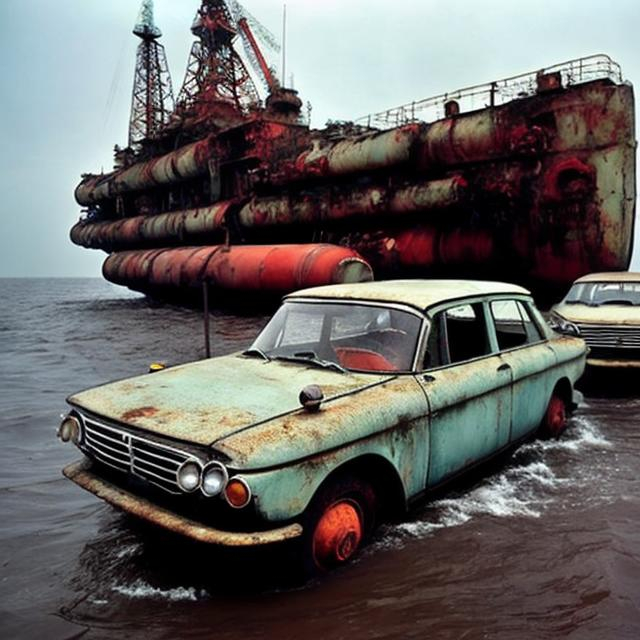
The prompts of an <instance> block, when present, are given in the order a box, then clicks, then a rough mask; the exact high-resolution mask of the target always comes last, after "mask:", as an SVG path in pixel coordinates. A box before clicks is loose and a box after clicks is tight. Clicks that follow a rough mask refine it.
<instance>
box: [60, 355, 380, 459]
mask: <svg viewBox="0 0 640 640" xmlns="http://www.w3.org/2000/svg"><path fill="white" fill-rule="evenodd" d="M389 377H390V376H388V375H386V376H385V375H371V374H357V373H349V374H342V373H339V372H337V371H331V370H323V369H318V368H317V367H307V366H301V365H300V364H289V363H283V362H278V363H268V362H264V361H262V360H260V359H255V358H248V357H244V356H241V355H231V356H225V357H224V358H216V359H214V360H211V359H209V360H202V361H200V362H196V363H191V364H188V365H182V366H178V367H170V368H168V369H165V370H163V371H159V372H157V373H154V374H151V375H150V374H145V375H142V376H139V377H136V378H130V379H128V380H123V381H120V382H112V383H110V384H108V385H104V386H101V387H97V388H95V389H90V390H87V391H83V392H80V393H77V394H74V395H73V396H71V397H70V398H69V402H70V403H71V404H72V405H74V406H78V407H81V408H86V409H89V410H91V411H93V412H95V413H97V414H98V415H102V416H110V418H111V419H112V420H115V421H117V422H119V423H126V424H130V425H133V426H135V427H139V428H141V429H146V430H148V431H151V432H153V433H159V434H163V435H166V436H170V437H171V438H175V439H177V440H182V441H191V442H195V443H198V444H200V445H210V444H211V443H213V442H215V441H218V440H220V439H222V438H225V437H227V436H229V435H231V434H233V433H234V432H236V431H238V430H242V429H245V428H246V427H250V426H252V425H255V424H258V423H261V422H263V421H265V420H267V419H270V418H272V417H274V416H276V415H281V414H282V415H287V414H289V413H296V412H302V411H303V410H302V407H301V406H300V402H299V399H298V395H299V393H300V391H301V389H303V388H304V387H305V386H307V385H309V384H319V385H321V386H322V389H323V392H324V394H325V397H326V399H327V401H329V400H331V399H332V398H333V397H334V396H338V395H341V394H345V393H353V392H356V391H358V390H360V389H363V388H367V387H368V386H370V385H375V384H378V383H380V382H382V381H384V380H386V379H388V378H389ZM249 387H250V389H249ZM300 447H302V445H299V448H300ZM272 454H273V455H284V456H289V455H290V453H288V452H286V451H284V450H282V451H272ZM265 455H267V453H266V452H265Z"/></svg>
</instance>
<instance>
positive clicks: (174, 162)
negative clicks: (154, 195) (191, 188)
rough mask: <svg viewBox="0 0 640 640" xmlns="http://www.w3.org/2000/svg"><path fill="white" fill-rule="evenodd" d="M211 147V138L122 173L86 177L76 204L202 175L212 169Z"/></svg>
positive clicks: (77, 195)
mask: <svg viewBox="0 0 640 640" xmlns="http://www.w3.org/2000/svg"><path fill="white" fill-rule="evenodd" d="M211 146H212V138H211V137H206V138H204V139H202V140H198V141H197V142H193V143H191V144H189V145H186V146H185V147H182V148H181V149H178V150H177V151H173V152H171V153H168V154H165V155H163V156H161V157H159V158H155V159H153V160H150V161H148V162H143V163H138V164H134V165H133V166H131V167H128V168H127V169H123V170H122V171H116V172H114V173H111V174H107V175H101V176H94V175H90V176H87V177H86V178H84V179H83V181H82V182H81V183H80V184H79V185H78V187H77V188H76V192H75V196H76V201H77V202H78V204H81V205H85V206H86V205H92V204H95V203H98V202H100V201H102V200H107V199H109V198H112V197H115V196H117V195H120V194H123V193H128V192H131V191H141V190H143V189H150V188H152V187H157V186H160V185H167V184H173V183H177V182H182V181H184V180H188V179H189V178H195V177H197V176H200V175H203V174H205V173H206V172H207V169H208V166H209V160H210V157H211Z"/></svg>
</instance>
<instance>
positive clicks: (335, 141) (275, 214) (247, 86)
mask: <svg viewBox="0 0 640 640" xmlns="http://www.w3.org/2000/svg"><path fill="white" fill-rule="evenodd" d="M191 30H192V32H193V34H194V35H195V37H196V41H195V42H194V44H193V47H192V50H191V55H190V59H189V63H188V66H187V72H186V77H185V79H184V82H183V85H182V88H181V90H180V92H179V94H178V96H177V99H176V100H175V102H174V98H173V91H172V85H171V79H170V75H169V69H168V65H167V62H166V57H165V53H164V49H163V47H162V45H161V44H160V43H159V39H160V37H161V32H160V30H159V29H158V28H157V26H156V25H155V23H154V19H153V3H152V0H144V2H143V3H142V9H141V13H140V17H139V19H138V22H137V23H136V25H135V28H134V30H133V33H134V34H135V35H136V36H137V37H138V38H139V39H140V43H139V47H138V52H137V63H136V70H135V81H134V88H133V98H132V109H131V119H130V127H129V140H128V146H127V147H126V148H118V147H116V151H115V167H114V170H113V171H112V172H110V173H106V174H105V173H101V174H84V175H83V176H82V181H81V182H80V184H79V185H78V187H77V188H76V191H75V197H76V200H77V202H78V203H79V204H80V205H81V206H82V207H83V213H82V216H81V218H80V221H79V222H78V223H77V224H76V225H75V226H74V227H73V228H72V229H71V239H72V241H73V242H74V243H76V244H78V245H81V246H84V247H88V248H93V249H102V250H104V251H106V252H107V253H108V254H109V255H108V257H107V259H106V260H105V262H104V265H103V275H104V277H105V278H106V279H107V280H109V281H111V282H114V283H117V284H121V285H125V286H127V287H130V288H131V289H134V290H138V291H141V292H144V293H147V294H149V295H152V296H154V297H162V298H172V297H174V298H175V297H177V298H188V297H192V296H197V295H199V293H200V291H201V288H202V284H203V283H204V282H206V283H208V285H209V286H210V287H212V288H213V289H215V290H216V292H217V293H218V294H219V298H220V299H222V298H224V297H225V294H226V297H227V298H228V297H229V296H232V297H233V296H235V295H236V294H238V293H240V294H247V293H250V294H251V295H250V296H246V295H245V297H250V298H251V299H252V300H254V299H255V298H256V297H257V296H267V297H269V296H271V297H274V296H278V295H281V294H283V293H286V292H289V291H292V290H295V289H298V288H301V287H306V286H313V285H318V284H329V283H337V282H355V281H362V280H369V279H372V278H373V277H375V278H377V279H380V278H386V277H399V276H400V277H432V276H433V277H436V276H437V277H484V278H497V279H503V280H504V279H508V280H510V281H514V282H518V283H520V284H523V285H525V286H528V287H529V288H530V289H531V290H532V291H533V292H534V294H535V295H536V296H537V297H538V299H539V300H542V301H550V300H553V299H554V298H557V297H559V296H560V295H562V294H563V293H564V291H565V290H566V288H567V287H568V285H569V284H570V283H571V282H572V281H573V280H574V279H575V278H577V277H578V276H581V275H583V274H585V273H588V272H591V271H607V270H620V269H626V268H628V264H629V261H630V257H631V249H632V238H633V226H634V218H635V200H636V195H635V146H636V143H635V122H634V98H633V89H632V87H631V85H630V84H628V83H626V82H623V79H622V74H621V70H620V67H619V66H618V64H616V63H615V62H613V61H612V60H611V59H610V58H609V57H608V56H606V55H595V56H591V57H588V58H582V59H578V60H573V61H571V62H567V63H563V64H559V65H555V66H553V67H550V68H546V69H542V70H539V71H536V72H533V73H528V74H523V75H521V76H517V77H512V78H508V79H505V80H501V81H496V82H490V83H488V84H485V85H478V86H475V87H470V88H466V89H462V90H458V91H453V92H449V93H446V94H443V95H440V96H436V97H435V98H429V99H426V100H420V101H416V102H413V103H411V104H409V105H404V106H401V107H397V108H395V109H390V110H388V111H384V112H381V113H377V114H374V115H371V116H367V117H366V118H362V119H360V120H357V121H355V122H343V123H335V124H330V125H328V126H327V127H326V128H324V129H321V130H312V129H311V128H310V127H309V125H308V123H307V122H306V121H305V118H304V117H303V115H302V101H301V100H300V98H299V96H298V93H297V92H296V91H294V90H293V89H290V88H286V87H284V86H283V84H282V83H281V82H280V81H279V80H278V79H277V77H276V74H275V73H274V71H273V70H272V68H270V67H269V65H268V63H267V61H266V58H265V55H264V54H263V49H261V45H262V46H263V47H264V46H266V47H274V46H275V44H276V43H275V42H274V38H273V37H272V36H271V34H270V33H269V32H268V31H266V30H265V29H264V28H263V27H262V26H261V25H260V24H259V23H258V22H257V21H256V20H255V19H254V18H253V17H252V16H251V15H250V14H248V13H247V12H246V11H245V10H244V9H243V7H241V6H240V5H239V4H238V2H236V0H202V2H201V6H200V7H199V9H198V11H197V14H196V18H195V21H194V23H193V26H192V29H191ZM240 44H242V45H243V46H244V60H246V61H247V62H246V63H245V61H244V60H243V57H242V56H241V55H240V54H239V50H238V49H237V48H236V47H237V46H238V45H240ZM249 67H252V69H253V72H254V74H257V76H258V77H259V78H260V79H261V80H262V83H263V84H264V90H265V91H266V98H265V99H264V101H263V100H261V97H260V92H259V91H258V88H257V86H256V83H255V82H254V81H253V79H252V75H251V73H250V72H249Z"/></svg>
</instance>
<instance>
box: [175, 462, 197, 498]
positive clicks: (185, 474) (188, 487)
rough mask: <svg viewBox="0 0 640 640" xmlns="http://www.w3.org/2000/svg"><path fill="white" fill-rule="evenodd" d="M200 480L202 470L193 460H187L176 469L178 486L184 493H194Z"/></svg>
mask: <svg viewBox="0 0 640 640" xmlns="http://www.w3.org/2000/svg"><path fill="white" fill-rule="evenodd" d="M201 480H202V468H201V467H200V465H199V464H198V463H197V462H195V461H194V460H187V461H186V462H183V463H182V466H181V467H180V468H179V469H178V486H179V487H180V488H181V489H182V490H183V491H185V492H186V493H192V492H194V491H195V490H196V489H197V488H198V487H199V486H200V482H201Z"/></svg>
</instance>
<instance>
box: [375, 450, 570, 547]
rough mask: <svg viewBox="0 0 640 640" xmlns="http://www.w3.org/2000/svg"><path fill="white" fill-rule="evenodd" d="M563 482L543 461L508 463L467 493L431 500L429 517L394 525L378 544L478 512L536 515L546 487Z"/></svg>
mask: <svg viewBox="0 0 640 640" xmlns="http://www.w3.org/2000/svg"><path fill="white" fill-rule="evenodd" d="M565 482H567V480H564V479H562V478H558V477H557V476H556V475H555V474H554V472H553V470H552V469H551V467H549V466H548V465H547V464H546V462H544V461H535V462H531V463H529V464H525V465H519V466H514V467H510V468H508V469H506V470H504V471H503V472H502V473H500V474H498V475H497V476H495V477H492V478H489V479H488V480H486V481H484V482H483V483H482V484H480V485H479V486H478V487H476V488H474V489H472V490H471V491H469V492H468V493H465V494H463V495H459V496H456V497H453V498H443V499H441V500H437V501H435V502H432V503H431V504H430V505H429V512H428V514H427V517H428V518H429V519H426V518H425V519H424V520H418V521H414V522H403V523H401V524H399V525H396V526H395V527H393V528H392V529H391V530H389V531H388V532H387V535H386V536H385V539H384V541H383V543H382V544H381V545H380V546H383V547H384V546H389V544H391V545H392V546H393V545H394V544H395V543H398V542H400V543H401V540H402V538H406V537H410V538H422V537H426V536H429V535H432V534H434V533H435V532H436V531H438V530H440V529H446V528H449V527H457V526H461V525H464V524H466V523H467V522H469V521H470V520H472V519H473V518H475V517H478V516H493V517H497V518H508V517H515V516H520V517H525V518H539V517H540V516H541V515H542V512H543V510H544V507H545V506H546V504H547V503H549V502H550V501H551V500H552V499H553V496H552V494H551V493H550V491H551V490H552V489H554V488H556V487H558V486H560V485H562V484H564V483H565ZM398 538H400V540H398ZM394 539H395V540H394Z"/></svg>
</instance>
